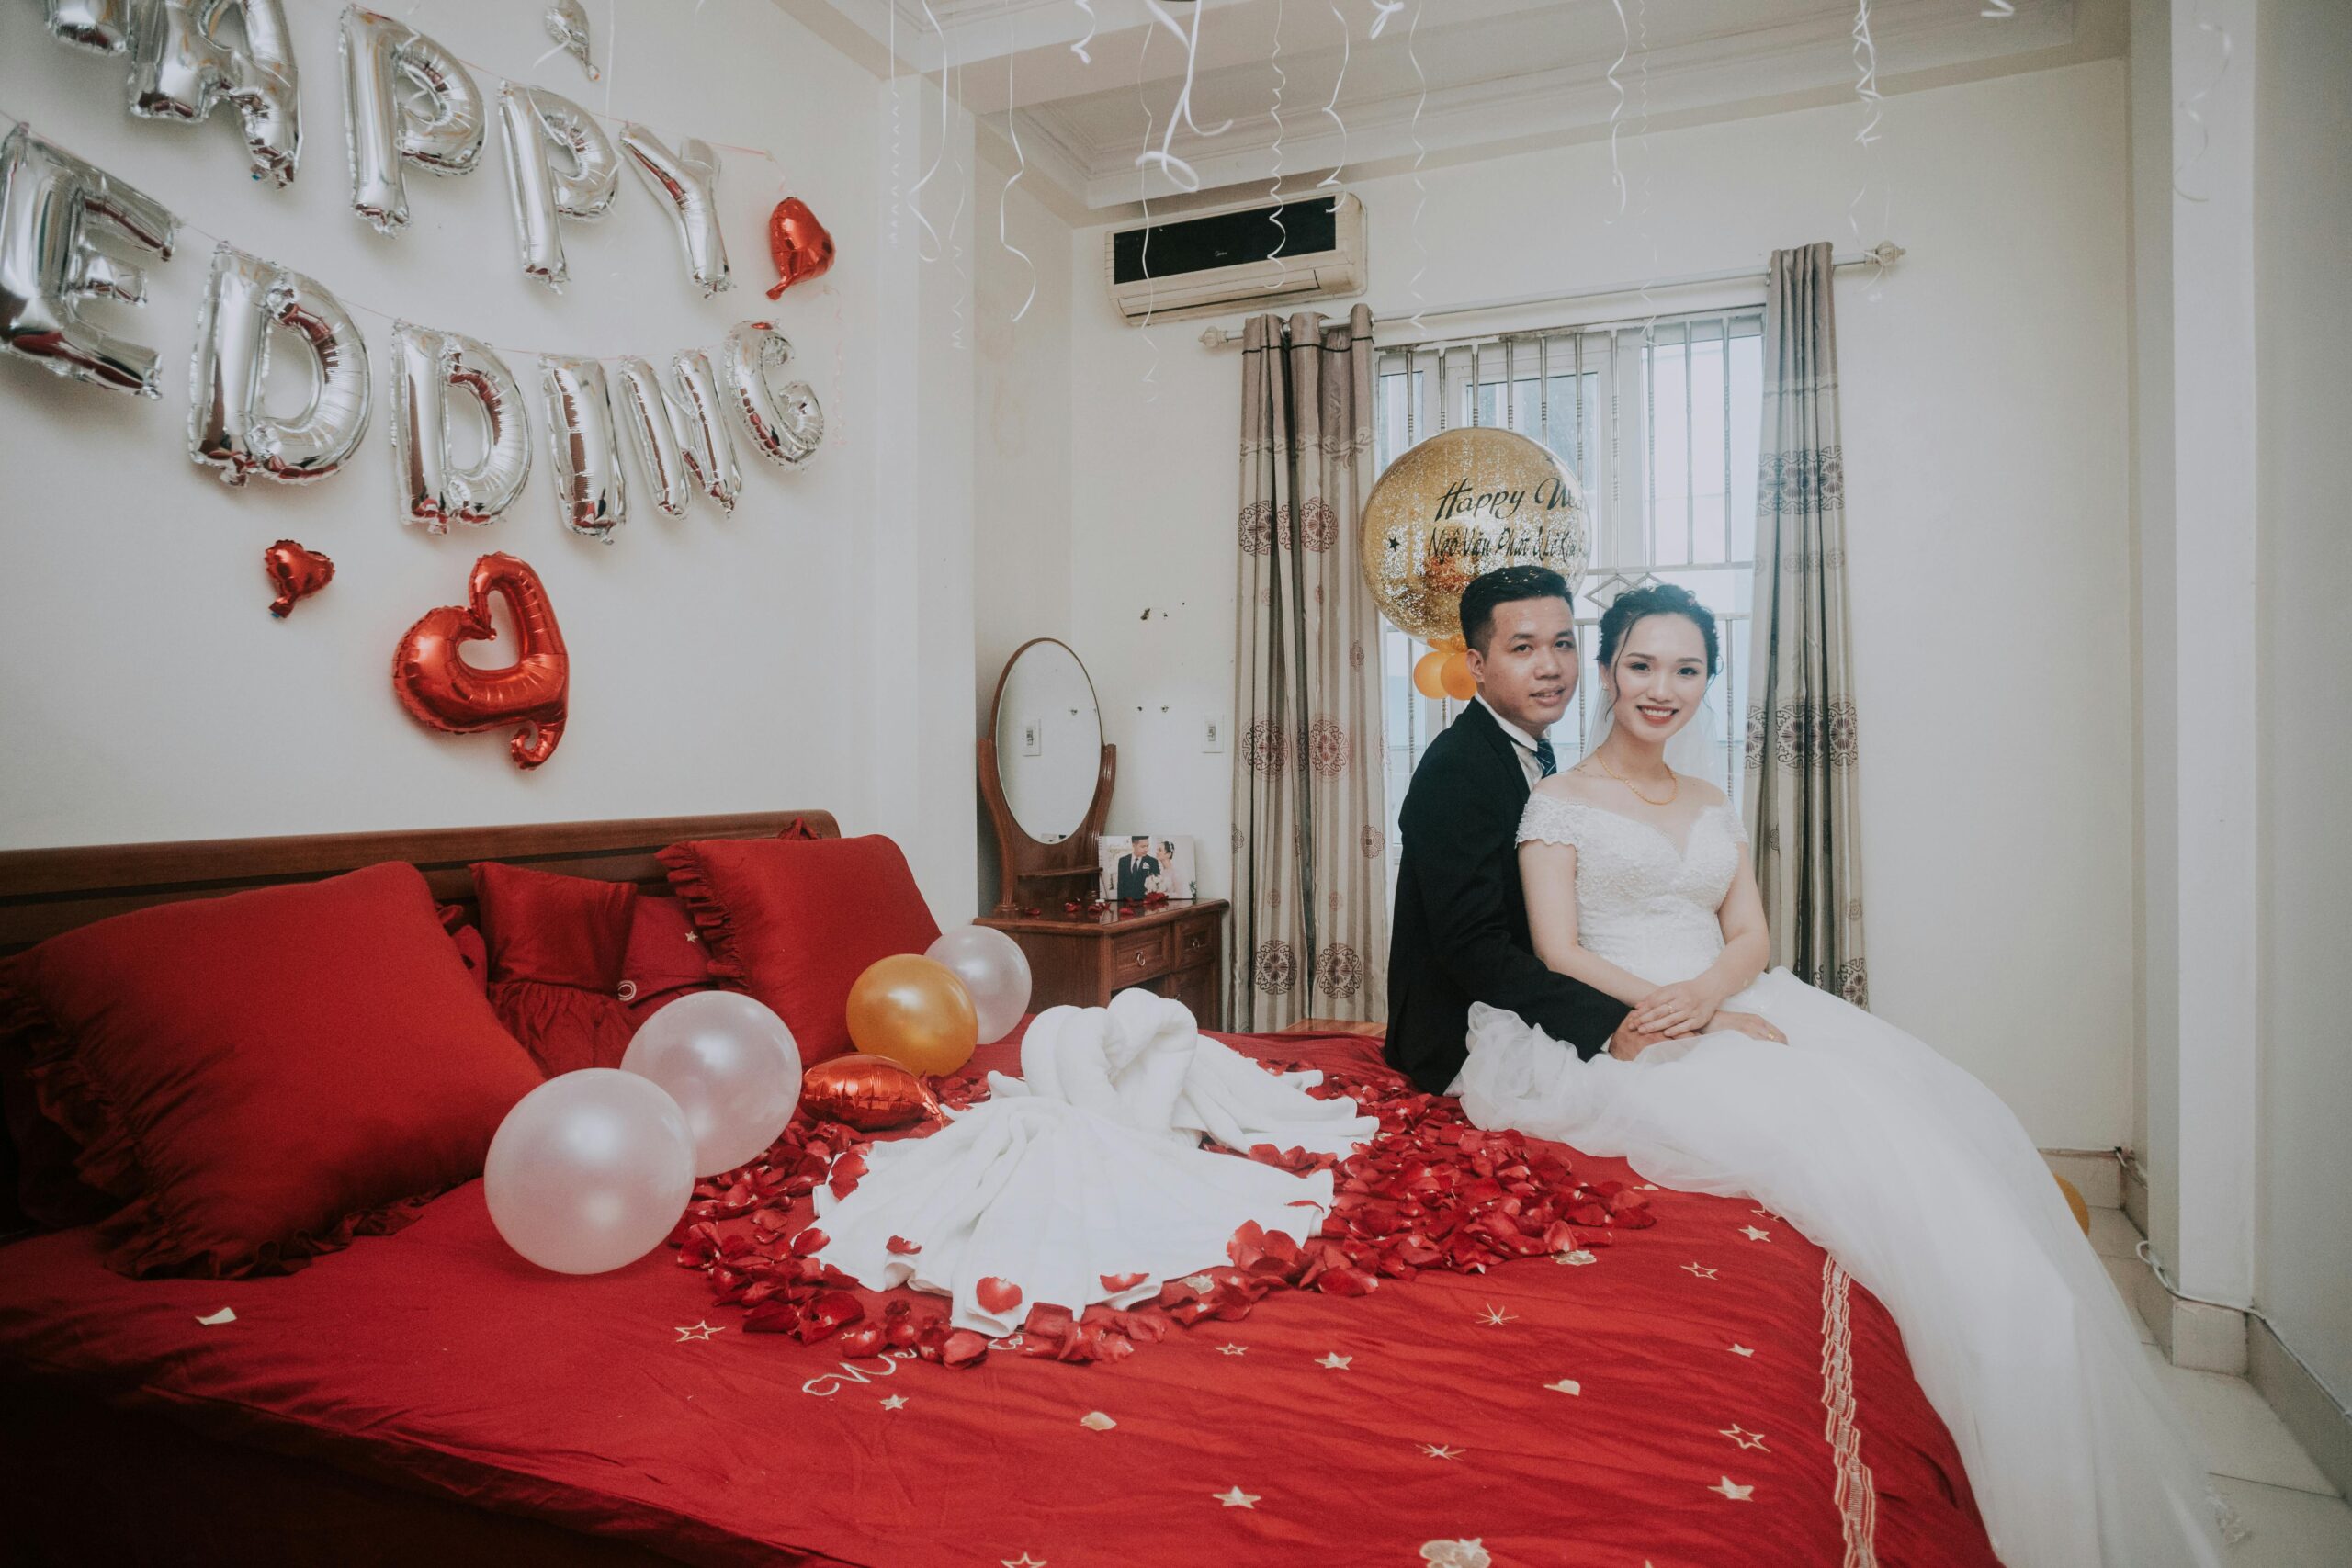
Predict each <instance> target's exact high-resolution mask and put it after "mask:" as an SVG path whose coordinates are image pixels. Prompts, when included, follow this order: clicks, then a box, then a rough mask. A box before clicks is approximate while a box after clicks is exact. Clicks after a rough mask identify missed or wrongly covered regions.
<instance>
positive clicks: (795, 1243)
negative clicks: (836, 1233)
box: [792, 1225, 832, 1258]
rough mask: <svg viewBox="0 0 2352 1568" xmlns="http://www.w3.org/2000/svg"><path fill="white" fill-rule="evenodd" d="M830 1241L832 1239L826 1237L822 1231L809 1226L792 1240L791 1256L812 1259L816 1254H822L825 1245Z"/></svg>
mask: <svg viewBox="0 0 2352 1568" xmlns="http://www.w3.org/2000/svg"><path fill="white" fill-rule="evenodd" d="M831 1240H832V1237H831V1236H829V1235H826V1234H825V1233H824V1232H823V1231H820V1230H819V1229H818V1228H817V1227H816V1226H815V1225H810V1226H809V1228H808V1229H807V1230H805V1231H802V1232H801V1233H800V1234H799V1235H797V1236H794V1237H793V1238H792V1255H793V1256H794V1257H795V1258H810V1257H814V1256H815V1255H816V1254H818V1253H820V1252H822V1251H823V1250H824V1249H825V1244H826V1243H827V1242H829V1241H831Z"/></svg>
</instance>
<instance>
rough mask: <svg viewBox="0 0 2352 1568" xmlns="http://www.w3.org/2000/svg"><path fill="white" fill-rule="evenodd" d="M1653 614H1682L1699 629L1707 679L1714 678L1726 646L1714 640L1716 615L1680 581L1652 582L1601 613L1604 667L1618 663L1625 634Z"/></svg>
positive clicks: (1601, 649) (1601, 643)
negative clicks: (1619, 650) (1703, 646)
mask: <svg viewBox="0 0 2352 1568" xmlns="http://www.w3.org/2000/svg"><path fill="white" fill-rule="evenodd" d="M1652 615H1679V616H1681V617H1682V618H1683V619H1684V620H1686V621H1689V622H1690V623H1691V625H1692V626H1697V627H1698V628H1699V636H1700V637H1702V638H1703V639H1704V640H1705V642H1706V644H1707V678H1708V679H1709V680H1713V679H1714V675H1715V669H1716V667H1717V666H1718V665H1719V664H1720V663H1721V662H1722V660H1723V647H1722V644H1721V643H1720V642H1718V641H1717V640H1716V637H1715V613H1714V612H1713V610H1710V609H1708V608H1707V607H1706V606H1705V605H1704V604H1700V603H1699V596H1698V595H1697V594H1695V593H1693V592H1691V590H1689V589H1688V588H1685V587H1683V586H1682V585H1681V584H1680V583H1677V582H1653V583H1651V584H1650V585H1649V586H1648V587H1646V588H1634V589H1629V590H1627V591H1626V592H1623V593H1620V594H1619V595H1617V600H1616V603H1614V604H1611V605H1610V606H1609V608H1608V609H1606V610H1604V611H1602V612H1601V615H1600V662H1601V664H1602V666H1603V667H1604V668H1605V667H1607V666H1608V665H1610V664H1611V663H1614V662H1615V661H1616V658H1617V649H1618V648H1619V647H1620V646H1621V645H1622V644H1623V642H1624V640H1625V634H1626V633H1627V632H1629V631H1631V630H1633V629H1634V626H1636V625H1638V624H1639V623H1641V622H1642V621H1644V620H1646V619H1648V618H1649V617H1650V616H1652Z"/></svg>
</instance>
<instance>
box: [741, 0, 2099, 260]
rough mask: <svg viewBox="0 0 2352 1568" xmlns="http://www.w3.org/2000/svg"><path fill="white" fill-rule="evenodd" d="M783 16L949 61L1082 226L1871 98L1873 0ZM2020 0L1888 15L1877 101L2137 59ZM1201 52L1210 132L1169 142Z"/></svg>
mask: <svg viewBox="0 0 2352 1568" xmlns="http://www.w3.org/2000/svg"><path fill="white" fill-rule="evenodd" d="M776 3H777V4H778V5H780V6H783V8H784V9H786V11H788V12H790V13H792V14H793V15H795V16H797V17H800V18H801V19H802V20H804V21H807V22H809V23H810V24H811V25H812V26H813V27H816V28H818V29H819V30H820V32H821V33H822V34H823V35H824V36H826V37H828V38H830V39H833V40H834V41H836V42H843V43H845V44H847V45H849V46H850V47H851V48H852V52H853V53H854V54H856V55H857V56H858V57H860V58H863V59H865V60H867V61H868V62H869V63H871V64H872V65H874V67H875V68H876V70H877V71H880V70H884V69H893V68H894V69H895V70H896V71H897V72H898V73H901V74H906V73H914V74H928V75H929V76H930V77H931V79H932V80H933V81H934V82H936V81H938V80H939V73H940V72H941V71H942V69H943V67H944V68H945V69H946V71H947V73H948V78H947V90H948V91H949V92H950V93H951V94H953V95H955V96H957V97H958V98H959V99H960V101H961V102H962V103H963V105H964V107H966V108H967V109H968V110H970V111H971V112H972V113H973V114H974V115H975V116H976V117H977V118H978V122H979V124H980V126H981V127H982V128H983V129H984V130H985V131H986V132H988V133H989V135H990V136H991V137H992V138H993V139H995V140H997V141H1001V142H1002V143H1004V144H1006V145H1009V144H1010V141H1011V139H1012V137H1014V136H1017V137H1018V138H1019V140H1020V145H1021V151H1022V155H1023V158H1025V159H1026V161H1027V164H1028V166H1029V168H1030V170H1031V171H1032V172H1033V173H1035V175H1039V176H1040V177H1041V180H1042V181H1043V182H1045V183H1047V184H1049V185H1050V186H1052V187H1054V189H1053V190H1052V191H1051V192H1050V193H1049V196H1050V197H1052V198H1054V204H1055V205H1056V206H1057V207H1058V208H1060V209H1062V210H1063V212H1064V215H1065V216H1066V217H1070V218H1073V219H1088V218H1091V219H1096V220H1099V219H1102V218H1106V217H1112V216H1117V215H1119V214H1121V213H1122V212H1123V211H1125V209H1129V208H1131V207H1132V206H1133V205H1134V204H1136V202H1137V201H1138V200H1139V199H1140V198H1141V197H1143V196H1144V195H1145V194H1147V193H1148V195H1149V196H1150V197H1151V198H1152V200H1153V202H1154V203H1155V205H1156V206H1157V205H1159V204H1161V203H1162V202H1163V201H1165V200H1166V199H1168V198H1170V197H1177V198H1182V197H1184V196H1185V194H1186V192H1185V186H1187V185H1188V184H1189V183H1190V182H1188V181H1187V180H1186V179H1185V177H1184V175H1183V172H1182V169H1180V168H1176V167H1173V166H1162V165H1159V164H1147V165H1143V166H1139V165H1138V163H1137V160H1138V158H1140V157H1144V156H1145V155H1146V154H1147V153H1148V152H1157V151H1161V150H1163V149H1164V151H1165V152H1167V153H1168V154H1169V155H1170V156H1172V157H1173V158H1175V159H1178V160H1182V163H1183V164H1187V165H1189V167H1190V168H1191V170H1192V171H1193V176H1194V177H1195V178H1196V179H1197V181H1198V185H1199V194H1198V195H1197V196H1196V197H1193V200H1194V201H1197V202H1199V203H1202V204H1207V203H1211V202H1215V203H1217V204H1225V203H1230V202H1233V201H1236V200H1238V199H1242V198H1244V197H1246V196H1249V195H1253V194H1257V193H1259V192H1261V191H1263V189H1264V188H1265V187H1266V186H1267V184H1268V182H1269V181H1270V179H1271V178H1272V175H1274V173H1275V171H1276V167H1277V158H1278V157H1279V164H1280V169H1281V172H1282V175H1283V180H1284V182H1285V185H1286V186H1289V187H1290V188H1294V189H1295V188H1296V182H1297V181H1298V180H1299V179H1300V178H1301V177H1302V176H1305V177H1307V178H1308V180H1309V183H1311V182H1312V179H1313V178H1317V177H1320V176H1321V175H1323V174H1325V173H1328V172H1329V171H1330V170H1332V169H1334V168H1338V169H1340V170H1341V171H1342V173H1343V175H1346V176H1350V177H1362V176H1364V175H1374V174H1385V173H1391V172H1395V171H1396V170H1398V169H1401V168H1405V167H1409V166H1410V165H1411V164H1413V162H1414V161H1415V160H1416V159H1417V158H1418V159H1421V160H1424V161H1426V162H1429V163H1453V162H1461V161H1463V160H1464V159H1469V158H1477V157H1487V156H1492V155H1495V154H1497V153H1499V152H1514V151H1519V150H1521V149H1524V148H1528V147H1532V146H1544V145H1552V144H1557V143H1559V142H1563V141H1577V140H1583V139H1589V138H1593V137H1598V136H1604V135H1607V134H1609V131H1610V127H1611V119H1612V117H1613V118H1614V119H1615V121H1616V124H1617V127H1618V129H1619V130H1620V132H1621V133H1622V134H1634V133H1636V132H1638V131H1639V130H1643V129H1645V128H1647V129H1664V128H1666V127H1668V126H1672V125H1687V124H1691V123H1694V122H1697V121H1702V120H1708V119H1723V118H1737V117H1739V116H1743V115H1749V114H1756V113H1760V112H1768V111H1770V110H1774V109H1779V108H1784V107H1801V106H1803V105H1806V104H1812V103H1826V102H1834V101H1836V100H1837V99H1838V98H1840V97H1846V96H1852V94H1853V92H1854V88H1855V82H1856V76H1857V72H1858V61H1857V54H1858V45H1857V42H1856V39H1855V37H1854V33H1855V25H1856V15H1857V6H1858V5H1859V4H1860V3H1861V0H1403V3H1402V4H1399V3H1397V0H1191V3H1186V0H1161V3H1160V4H1159V6H1158V7H1157V10H1158V15H1157V16H1156V15H1155V7H1154V6H1153V5H1152V3H1151V0H776ZM2003 3H2004V0H1872V3H1871V4H1869V6H1868V14H1869V18H1870V36H1871V42H1872V44H1873V45H1874V46H1875V50H1876V55H1877V65H1878V75H1877V84H1878V85H1879V87H1880V88H1881V89H1882V90H1883V91H1884V92H1887V93H1895V92H1900V91H1904V90H1906V89H1910V88H1916V87H1918V86H1925V85H1940V84H1942V83H1945V82H1949V81H1958V80H1967V79H1973V78H1977V77H1983V76H1990V75H1999V74H2005V73H2012V72H2018V71H2029V70H2040V69H2045V68H2047V67H2049V66H2052V65H2055V64H2063V63H2070V62H2074V61H2076V60H2083V59H2092V58H2099V57H2104V56H2109V55H2120V54H2121V53H2122V52H2123V48H2124V43H2125V33H2126V26H2125V18H2124V4H2123V0H2010V3H2011V4H2012V5H2013V10H2014V15H2011V16H2007V17H1985V16H1983V15H1982V14H1981V13H1982V12H1983V11H1985V10H1996V9H1999V8H2000V6H2001V5H2002V4H2003ZM1621 18H1622V23H1621ZM1375 32H1377V34H1378V36H1377V37H1375V36H1374V33H1375ZM1195 39H1196V42H1197V48H1196V49H1188V44H1190V43H1192V42H1193V41H1194V40H1195ZM1080 50H1082V51H1083V56H1084V57H1083V58H1081V54H1080ZM1188 54H1190V55H1191V56H1192V59H1191V63H1192V66H1193V71H1192V92H1191V107H1192V113H1191V118H1190V122H1189V123H1188V124H1184V125H1180V126H1179V128H1178V130H1177V132H1176V134H1175V136H1174V137H1173V139H1172V140H1168V139H1167V137H1166V133H1167V130H1168V122H1169V118H1170V113H1171V110H1172V109H1173V108H1174V107H1175V105H1176V104H1177V102H1178V100H1179V98H1180V96H1182V91H1183V87H1184V83H1185V77H1186V66H1187V56H1188ZM893 61H895V67H893V66H892V65H891V64H890V62H893ZM1335 86H1336V89H1337V91H1336V96H1335V91H1334V89H1335ZM1278 91H1279V93H1280V98H1279V110H1278V111H1277V103H1278V100H1277V96H1276V95H1277V92H1278ZM1008 110H1009V112H1008ZM1277 112H1279V121H1277V118H1276V115H1277ZM1220 127H1222V128H1223V129H1221V130H1220V129H1219V128H1220ZM1147 130H1148V131H1149V132H1150V134H1151V139H1150V141H1147V140H1146V135H1147ZM1211 131H1215V132H1216V134H1214V135H1211V134H1208V132H1211Z"/></svg>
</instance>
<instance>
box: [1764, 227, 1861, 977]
mask: <svg viewBox="0 0 2352 1568" xmlns="http://www.w3.org/2000/svg"><path fill="white" fill-rule="evenodd" d="M1830 278H1831V264H1830V258H1829V246H1828V245H1827V244H1826V243H1822V244H1817V245H1806V246H1804V248H1803V249H1800V250H1793V251H1776V252H1774V253H1773V254H1772V280H1771V285H1770V291H1769V292H1768V294H1767V296H1766V300H1765V306H1764V432H1763V439H1762V442H1761V443H1760V445H1759V446H1758V454H1759V458H1760V461H1761V465H1762V472H1761V473H1760V475H1759V476H1758V486H1757V501H1756V616H1755V621H1754V623H1753V625H1752V626H1751V628H1750V630H1751V633H1752V637H1753V641H1752V644H1751V648H1752V652H1751V654H1750V658H1751V660H1752V662H1751V663H1750V664H1749V666H1748V669H1749V670H1750V671H1752V673H1751V674H1750V676H1749V686H1748V692H1749V696H1750V703H1749V706H1748V709H1747V832H1748V840H1749V842H1751V843H1752V844H1754V845H1755V847H1756V849H1755V853H1756V880H1757V883H1758V886H1759V887H1760V888H1761V889H1762V891H1763V894H1764V913H1765V915H1766V917H1767V918H1768V919H1770V922H1771V927H1772V961H1773V962H1774V963H1775V964H1787V965H1788V966H1789V967H1790V968H1791V969H1792V970H1793V971H1795V973H1796V975H1797V976H1798V977H1799V978H1801V979H1803V980H1805V981H1807V982H1809V983H1811V984H1813V985H1815V986H1818V987H1822V988H1823V989H1825V990H1830V991H1836V992H1837V993H1838V994H1839V995H1841V996H1843V997H1844V998H1846V999H1847V1000H1848V1001H1849V1002H1852V1003H1853V1004H1854V1005H1855V1006H1857V1007H1868V1006H1869V1005H1870V976H1869V973H1868V971H1867V969H1866V968H1865V967H1864V964H1863V961H1862V874H1861V847H1860V831H1859V829H1860V809H1859V806H1858V802H1857V787H1856V782H1855V766H1854V761H1855V716H1854V685H1853V669H1854V654H1853V644H1852V641H1851V638H1850V636H1849V618H1848V615H1847V610H1846V592H1847V590H1846V476H1845V454H1844V451H1843V450H1842V448H1841V447H1840V445H1839V440H1838V328H1837V321H1836V317H1835V314H1834V312H1833V310H1832V309H1831V303H1830Z"/></svg>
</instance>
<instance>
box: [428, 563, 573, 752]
mask: <svg viewBox="0 0 2352 1568" xmlns="http://www.w3.org/2000/svg"><path fill="white" fill-rule="evenodd" d="M492 593H503V594H504V595H505V596H506V604H507V608H508V609H509V610H510V611H512V612H513V614H514V617H515V642H516V643H517V644H518V645H519V646H517V648H516V649H515V662H514V663H512V664H509V665H507V666H506V667H505V668H504V669H503V670H481V669H477V668H475V667H474V666H473V665H471V664H469V663H467V662H466V661H465V660H464V658H463V657H461V656H460V655H459V653H458V645H459V644H460V643H467V642H486V641H489V640H490V639H492V638H494V637H497V635H498V628H497V626H495V625H493V624H492V621H491V618H490V596H491V595H492ZM392 691H393V694H395V695H397V696H398V697H399V698H400V700H401V706H402V707H404V708H406V709H408V713H409V716H410V717H411V718H413V719H415V720H416V721H417V722H418V723H419V724H423V725H427V726H429V727H431V728H435V729H441V730H447V731H448V732H449V733H451V734H453V735H456V734H465V733H468V732H470V731H473V730H478V729H501V728H505V727H506V726H507V725H510V724H519V725H522V726H524V728H523V729H522V730H520V731H518V732H517V733H516V735H515V739H513V740H512V741H511V742H509V743H508V746H507V750H508V751H509V752H511V753H512V754H513V756H514V758H515V766H517V767H522V768H536V767H537V766H538V765H539V764H540V763H541V762H544V761H547V760H548V758H549V757H551V756H553V755H555V749H556V743H557V742H558V741H560V740H561V739H563V725H564V718H565V716H566V713H567V711H568V706H569V702H570V698H571V655H570V654H569V653H567V652H565V651H564V647H563V633H562V632H561V631H560V630H559V629H557V626H556V624H555V607H554V606H553V605H552V604H548V591H547V587H546V585H545V584H543V583H542V582H540V581H539V574H538V573H537V572H536V571H533V570H531V569H530V568H529V567H528V566H526V565H525V564H524V563H523V562H521V561H519V560H516V559H515V558H514V557H513V556H509V555H495V554H493V555H487V556H484V557H482V558H481V559H480V560H478V561H476V562H474V570H473V576H472V580H471V581H470V582H469V586H468V589H467V595H466V603H465V604H463V605H457V604H444V605H442V606H441V607H440V608H439V609H435V610H428V611H426V612H425V613H424V618H423V619H422V620H420V621H418V622H417V623H416V625H414V626H411V627H409V629H408V635H407V636H405V637H401V641H400V647H398V648H397V649H393V651H392Z"/></svg>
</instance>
